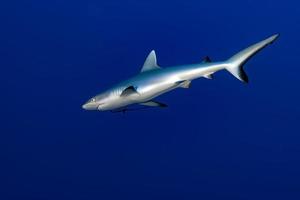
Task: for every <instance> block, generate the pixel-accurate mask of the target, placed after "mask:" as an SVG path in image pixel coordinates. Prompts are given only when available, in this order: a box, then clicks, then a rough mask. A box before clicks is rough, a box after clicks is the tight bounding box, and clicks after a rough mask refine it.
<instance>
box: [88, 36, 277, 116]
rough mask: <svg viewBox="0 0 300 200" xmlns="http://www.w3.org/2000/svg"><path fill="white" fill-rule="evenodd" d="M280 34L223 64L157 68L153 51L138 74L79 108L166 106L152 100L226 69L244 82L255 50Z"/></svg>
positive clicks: (204, 62) (207, 59)
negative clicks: (197, 79) (247, 64)
mask: <svg viewBox="0 0 300 200" xmlns="http://www.w3.org/2000/svg"><path fill="white" fill-rule="evenodd" d="M278 36H279V35H278V34H276V35H273V36H271V37H269V38H267V39H265V40H263V41H261V42H258V43H256V44H254V45H252V46H250V47H248V48H246V49H244V50H242V51H240V52H239V53H237V54H235V55H234V56H233V57H231V58H230V59H228V60H226V61H223V62H211V61H210V59H209V58H206V59H205V60H204V61H203V62H202V63H198V64H192V65H181V66H174V67H168V68H160V67H159V66H158V65H157V60H156V54H155V52H154V51H151V53H150V54H149V55H148V57H147V59H146V61H145V63H144V65H143V67H142V70H141V72H140V73H139V74H138V75H136V76H134V77H132V78H130V79H128V80H126V81H123V82H121V83H119V84H117V85H115V86H113V87H111V88H110V89H108V90H106V91H105V92H103V93H101V94H99V95H97V96H95V97H93V98H91V99H90V100H88V101H87V102H86V103H85V104H84V105H83V106H82V107H83V109H86V110H99V111H106V110H124V109H125V108H126V107H127V106H129V105H131V104H141V105H144V106H157V107H166V104H163V103H159V102H157V101H154V100H153V99H154V98H155V97H157V96H159V95H161V94H164V93H166V92H168V91H171V90H173V89H176V88H179V87H181V88H189V86H190V83H191V81H192V80H194V79H196V78H200V77H204V78H208V79H211V78H212V75H213V74H214V73H215V72H217V71H220V70H223V69H225V70H227V71H229V72H230V73H231V74H232V75H233V76H235V77H236V78H237V79H239V80H240V81H242V82H245V83H247V82H248V77H247V75H246V73H245V72H244V70H243V65H244V64H245V62H247V60H248V59H249V58H251V57H252V56H253V55H255V54H256V53H257V52H258V51H260V50H261V49H263V48H264V47H266V46H267V45H269V44H271V43H272V42H273V41H274V40H275V39H276V38H277V37H278Z"/></svg>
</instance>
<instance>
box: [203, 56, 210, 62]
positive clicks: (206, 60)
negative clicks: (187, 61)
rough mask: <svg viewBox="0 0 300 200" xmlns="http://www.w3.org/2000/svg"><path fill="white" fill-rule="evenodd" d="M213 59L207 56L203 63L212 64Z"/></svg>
mask: <svg viewBox="0 0 300 200" xmlns="http://www.w3.org/2000/svg"><path fill="white" fill-rule="evenodd" d="M210 62H211V59H210V58H209V57H208V56H205V57H204V58H203V60H202V63H210Z"/></svg>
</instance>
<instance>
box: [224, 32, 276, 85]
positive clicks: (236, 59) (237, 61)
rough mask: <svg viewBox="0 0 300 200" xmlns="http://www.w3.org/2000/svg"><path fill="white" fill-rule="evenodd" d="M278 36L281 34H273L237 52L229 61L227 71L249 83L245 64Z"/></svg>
mask: <svg viewBox="0 0 300 200" xmlns="http://www.w3.org/2000/svg"><path fill="white" fill-rule="evenodd" d="M278 37H279V34H276V35H273V36H271V37H269V38H267V39H265V40H263V41H261V42H258V43H256V44H254V45H252V46H250V47H248V48H246V49H244V50H242V51H240V52H239V53H237V54H235V55H234V56H232V57H231V58H230V59H229V60H228V61H227V63H228V66H227V67H226V69H227V71H229V72H230V73H231V74H232V75H233V76H235V77H236V78H237V79H239V80H240V81H242V82H245V83H248V76H247V74H246V73H245V71H244V69H243V65H244V64H245V63H246V62H247V61H248V60H249V59H250V58H251V57H252V56H254V55H255V54H256V53H257V52H259V51H260V50H261V49H263V48H265V47H266V46H268V45H269V44H272V43H273V42H274V41H275V40H276V39H277V38H278Z"/></svg>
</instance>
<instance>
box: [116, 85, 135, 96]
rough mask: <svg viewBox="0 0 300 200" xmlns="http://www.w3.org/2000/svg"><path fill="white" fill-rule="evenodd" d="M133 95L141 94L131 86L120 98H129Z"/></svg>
mask: <svg viewBox="0 0 300 200" xmlns="http://www.w3.org/2000/svg"><path fill="white" fill-rule="evenodd" d="M132 94H139V93H138V92H137V90H136V88H135V87H133V86H132V85H131V86H129V87H127V88H125V89H124V90H123V91H122V93H121V95H120V96H121V97H127V96H129V95H132Z"/></svg>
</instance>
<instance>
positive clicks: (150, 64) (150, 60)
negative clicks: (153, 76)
mask: <svg viewBox="0 0 300 200" xmlns="http://www.w3.org/2000/svg"><path fill="white" fill-rule="evenodd" d="M155 69H160V67H159V66H158V65H157V60H156V54H155V51H154V50H152V51H151V52H150V53H149V55H148V57H147V58H146V60H145V62H144V65H143V68H142V70H141V72H146V71H150V70H155Z"/></svg>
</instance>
